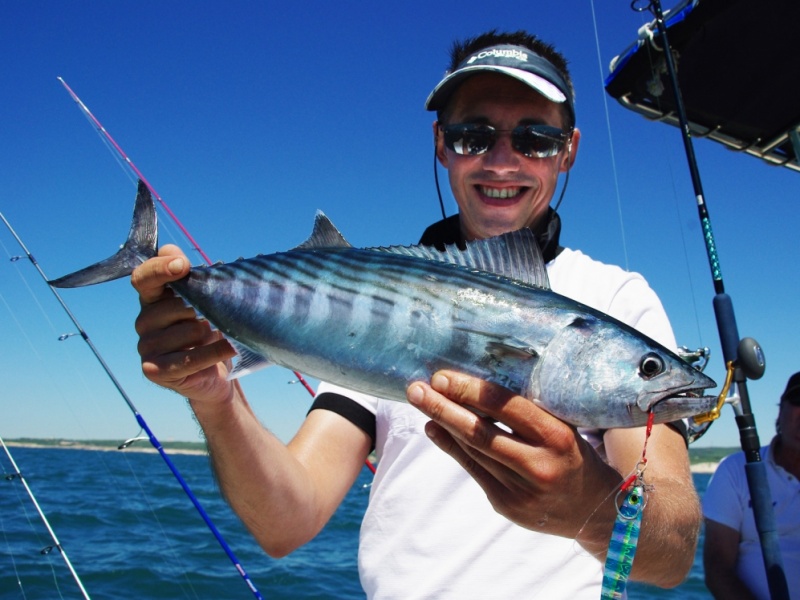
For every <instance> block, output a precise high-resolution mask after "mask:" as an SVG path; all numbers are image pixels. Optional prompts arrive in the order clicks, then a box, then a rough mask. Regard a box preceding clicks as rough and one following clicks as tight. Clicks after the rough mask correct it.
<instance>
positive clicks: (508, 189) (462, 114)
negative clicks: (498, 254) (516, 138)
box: [434, 73, 580, 240]
mask: <svg viewBox="0 0 800 600" xmlns="http://www.w3.org/2000/svg"><path fill="white" fill-rule="evenodd" d="M449 109H450V110H449V111H448V113H449V117H448V123H447V124H457V123H482V124H486V125H491V126H492V127H494V128H495V129H498V130H511V129H513V128H514V127H516V126H518V125H530V124H544V125H551V126H553V127H559V128H563V119H562V113H561V109H560V105H558V104H556V103H554V102H551V101H549V100H547V99H546V98H544V97H543V96H541V95H540V94H538V93H537V92H535V91H534V90H532V89H531V88H530V87H528V86H527V85H525V84H523V83H521V82H519V81H517V80H516V79H513V78H511V77H508V76H505V75H500V74H495V73H487V74H480V75H474V76H473V77H470V78H469V79H467V80H466V81H465V82H464V83H463V84H462V85H461V87H459V88H458V89H457V90H456V92H455V93H454V94H453V97H452V99H451V100H450V106H449ZM434 127H435V126H434ZM579 137H580V133H579V132H578V131H577V130H575V132H574V134H573V141H572V150H571V153H570V161H572V160H574V157H575V153H576V150H577V142H578V139H579ZM436 153H437V156H438V158H439V161H440V162H441V163H442V165H443V166H444V167H445V168H446V169H447V170H448V173H449V178H450V188H451V189H452V191H453V195H454V196H455V198H456V202H458V207H459V211H460V215H461V229H462V233H463V234H464V236H465V238H466V239H468V240H470V239H481V238H486V237H491V236H494V235H500V234H502V233H506V232H509V231H515V230H517V229H521V228H523V227H529V226H531V225H533V224H534V223H536V222H537V221H538V220H539V219H540V218H541V217H542V216H543V215H544V214H545V213H546V211H547V207H548V205H549V204H550V199H551V198H552V196H553V193H554V192H555V189H556V183H557V181H558V174H559V173H560V172H561V171H564V170H566V169H567V150H566V146H565V148H564V149H563V150H562V151H561V152H560V153H559V154H558V155H556V156H552V157H549V158H528V157H526V156H524V155H522V154H520V153H519V152H517V151H516V150H514V149H513V148H512V147H511V138H510V137H509V135H508V134H507V133H506V134H500V136H499V137H498V139H497V141H496V143H495V145H494V146H493V147H492V149H491V150H489V151H488V152H486V153H484V154H480V155H476V156H464V155H460V154H457V153H456V152H454V151H452V150H450V149H448V148H447V147H446V146H445V145H444V135H443V134H442V132H441V131H439V132H438V135H437V136H436Z"/></svg>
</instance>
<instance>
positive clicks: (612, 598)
mask: <svg viewBox="0 0 800 600" xmlns="http://www.w3.org/2000/svg"><path fill="white" fill-rule="evenodd" d="M646 488H647V486H645V483H644V478H643V477H642V470H637V471H636V473H635V474H634V475H633V476H632V477H631V478H629V480H628V481H627V482H626V485H623V487H622V489H620V491H619V492H618V493H617V499H619V495H620V494H622V493H625V492H627V494H626V495H625V499H624V500H623V501H622V505H621V506H620V507H619V508H618V509H617V518H616V519H615V521H614V529H613V531H612V533H611V541H610V542H609V543H608V554H607V555H606V564H605V566H604V567H603V587H602V591H601V594H600V598H601V600H617V599H619V598H623V597H624V593H625V586H626V585H627V583H628V577H629V576H630V573H631V567H632V566H633V558H634V556H635V555H636V546H637V544H638V542H639V529H640V528H641V524H642V513H643V512H644V507H645V504H647V499H646V496H645V492H646Z"/></svg>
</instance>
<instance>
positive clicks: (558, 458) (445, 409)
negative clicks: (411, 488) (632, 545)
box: [408, 371, 700, 587]
mask: <svg viewBox="0 0 800 600" xmlns="http://www.w3.org/2000/svg"><path fill="white" fill-rule="evenodd" d="M408 398H409V402H411V404H413V405H415V406H417V407H418V408H419V409H420V410H422V412H424V413H425V414H426V415H428V416H429V417H430V418H431V419H432V421H431V422H430V423H428V424H427V426H426V433H428V435H429V436H430V437H431V438H432V439H433V441H434V443H436V445H437V446H439V447H440V448H441V449H443V450H444V451H445V452H447V453H448V454H450V455H451V456H452V457H453V458H455V459H456V460H457V461H458V462H459V463H460V464H461V465H462V466H463V467H464V468H465V469H466V470H467V471H468V472H469V473H470V475H472V477H474V478H475V480H476V481H477V482H478V483H479V484H480V485H481V487H482V488H483V489H484V491H485V492H486V494H487V497H488V498H489V501H490V502H491V503H492V506H493V507H494V508H495V510H496V511H497V512H499V513H500V514H502V515H504V516H505V517H507V518H508V519H510V520H512V521H514V522H515V523H517V524H519V525H521V526H523V527H527V528H529V529H533V530H536V531H541V532H543V533H548V534H552V535H559V536H562V537H568V538H573V539H575V540H577V542H578V543H580V544H581V545H582V546H583V547H584V548H585V549H586V550H587V551H588V552H590V553H592V554H594V555H596V556H597V558H598V560H601V561H602V560H604V559H605V554H606V550H607V548H608V543H609V540H610V537H611V530H612V528H613V523H614V520H615V518H616V515H617V513H616V503H615V496H616V493H617V491H618V489H619V485H620V483H621V482H622V480H623V478H624V477H625V476H627V475H628V474H629V473H631V472H632V471H633V470H634V468H635V467H636V465H637V463H638V462H639V460H640V459H641V456H642V448H643V446H644V429H631V430H613V431H609V432H607V433H606V436H605V439H604V441H605V447H606V455H607V456H608V459H609V462H608V463H606V462H605V461H603V460H602V459H601V457H600V456H599V455H598V454H597V452H596V451H595V450H594V449H593V448H592V447H591V446H590V445H589V443H588V442H586V441H585V440H584V439H583V438H581V436H580V435H579V434H578V432H577V431H576V430H575V428H573V427H571V426H569V425H567V424H565V423H563V422H562V421H559V420H558V419H556V418H555V417H553V416H552V415H550V414H549V413H547V412H545V411H544V410H542V409H540V408H538V407H537V406H535V405H534V403H532V402H531V401H529V400H527V399H526V398H523V397H522V396H518V395H515V394H513V393H512V392H510V391H508V390H506V389H505V388H502V387H500V386H496V385H493V384H490V383H487V382H485V381H481V380H479V379H476V378H473V377H468V376H465V375H462V374H457V373H454V372H450V371H446V372H441V373H437V374H436V375H434V377H433V378H432V381H431V386H428V385H426V384H423V383H415V384H412V385H411V386H410V387H409V390H408ZM462 405H469V406H471V407H473V408H476V409H478V410H479V411H481V412H482V413H484V414H486V415H488V416H489V417H491V419H486V418H481V417H479V416H477V415H476V414H475V413H474V412H472V411H471V410H467V409H466V408H464V406H462ZM493 421H498V422H500V423H503V424H504V425H506V426H507V427H508V428H509V429H510V430H511V431H512V432H513V433H508V432H506V431H504V430H503V429H501V428H500V427H498V426H497V425H496V424H494V423H493ZM647 458H648V464H647V469H646V471H645V476H644V477H645V482H646V483H648V484H652V485H653V486H654V489H653V491H652V492H650V495H649V498H648V504H647V507H646V509H645V512H644V518H643V523H642V534H641V536H640V538H639V547H638V550H637V554H636V560H635V561H634V564H633V572H632V577H633V578H635V579H638V580H641V581H646V582H648V583H651V584H654V585H659V586H665V587H666V586H674V585H677V584H679V583H680V582H681V581H683V579H684V577H685V575H686V573H687V572H688V570H689V568H690V567H691V564H692V560H693V557H694V551H695V548H696V544H697V535H698V532H699V527H700V509H699V503H698V499H697V495H696V494H695V491H694V486H693V484H692V480H691V473H690V472H689V461H688V455H687V450H686V446H685V443H684V441H683V438H682V437H681V436H680V434H678V433H677V432H675V431H674V430H672V429H670V428H669V427H667V426H663V425H661V426H656V427H655V428H654V430H653V434H652V436H651V438H650V441H649V443H648V447H647Z"/></svg>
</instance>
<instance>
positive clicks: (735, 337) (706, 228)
mask: <svg viewBox="0 0 800 600" xmlns="http://www.w3.org/2000/svg"><path fill="white" fill-rule="evenodd" d="M631 8H632V9H633V10H635V11H637V12H643V11H646V10H649V11H650V13H651V14H653V16H654V17H655V23H656V29H657V34H658V37H659V38H660V41H661V50H662V51H663V53H664V61H665V63H666V67H667V74H668V78H669V81H670V87H671V89H672V93H673V97H674V100H675V110H676V112H677V116H678V121H679V124H680V130H681V137H682V139H683V145H684V150H685V153H686V158H687V162H688V164H689V172H690V175H691V179H692V186H693V188H694V193H695V197H696V199H697V210H698V216H699V218H700V224H701V227H702V232H703V239H704V241H705V246H706V253H707V254H708V261H709V266H710V268H711V276H712V279H713V283H714V291H715V296H714V300H713V305H714V313H715V315H716V320H717V329H718V330H719V336H720V343H721V346H722V355H723V359H724V360H725V364H726V366H727V371H728V380H729V381H728V383H729V382H730V380H733V382H735V384H736V390H737V393H738V402H736V403H734V404H733V408H734V412H735V419H736V424H737V426H738V428H739V440H740V443H741V447H742V450H743V451H744V454H745V458H746V464H745V473H746V475H747V483H748V487H749V490H750V498H751V501H752V504H753V513H754V516H755V521H756V529H757V530H758V533H759V538H760V541H761V550H762V556H763V560H764V568H765V569H766V575H767V583H768V586H769V591H770V595H771V597H772V598H773V600H784V599H786V600H788V598H789V589H788V586H787V583H786V576H785V571H784V569H783V561H782V559H781V553H780V547H779V545H778V533H777V527H776V523H775V514H774V511H773V507H772V497H771V494H770V490H769V482H768V481H767V471H766V466H765V465H764V463H763V461H762V460H761V450H760V448H761V444H760V442H759V439H758V431H757V430H756V422H755V416H754V415H753V412H752V410H751V407H750V397H749V394H748V392H747V379H748V378H750V379H759V378H760V377H761V376H762V375H763V374H764V369H765V366H766V364H765V361H764V354H763V351H762V350H761V347H760V346H759V345H758V343H757V342H755V340H753V339H752V338H743V339H740V338H739V331H738V328H737V326H736V316H735V313H734V310H733V301H732V299H731V297H730V296H729V295H728V294H727V293H726V292H725V284H724V281H723V278H722V268H721V266H720V261H719V255H718V253H717V248H716V244H715V242H714V234H713V232H712V229H711V218H710V216H709V213H708V207H707V204H706V200H705V195H704V193H703V186H702V183H701V180H700V171H699V169H698V166H697V159H696V157H695V153H694V145H693V143H692V135H691V131H690V129H689V119H688V117H687V115H686V109H685V107H684V104H683V97H682V95H681V91H680V86H679V85H678V76H677V70H676V68H675V61H674V58H673V56H672V49H671V47H670V45H669V39H668V37H667V25H666V23H665V21H664V13H663V11H662V8H661V0H647V4H642V3H640V2H639V1H638V0H633V1H632V2H631ZM723 396H724V395H723ZM721 399H722V396H721ZM721 404H722V402H720V406H718V407H717V411H716V412H717V414H716V415H712V416H711V417H709V418H712V419H713V418H716V416H718V412H719V409H720V408H721Z"/></svg>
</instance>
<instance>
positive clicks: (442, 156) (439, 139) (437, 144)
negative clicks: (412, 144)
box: [433, 121, 448, 169]
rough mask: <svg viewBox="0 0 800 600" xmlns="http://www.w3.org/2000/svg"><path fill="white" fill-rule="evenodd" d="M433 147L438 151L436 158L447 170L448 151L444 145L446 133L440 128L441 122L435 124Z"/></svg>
mask: <svg viewBox="0 0 800 600" xmlns="http://www.w3.org/2000/svg"><path fill="white" fill-rule="evenodd" d="M433 146H434V148H435V149H436V158H437V159H439V164H441V165H442V166H443V167H444V168H445V169H446V168H447V164H448V163H447V149H446V148H445V145H444V132H443V131H442V130H441V128H440V127H439V121H434V122H433Z"/></svg>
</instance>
